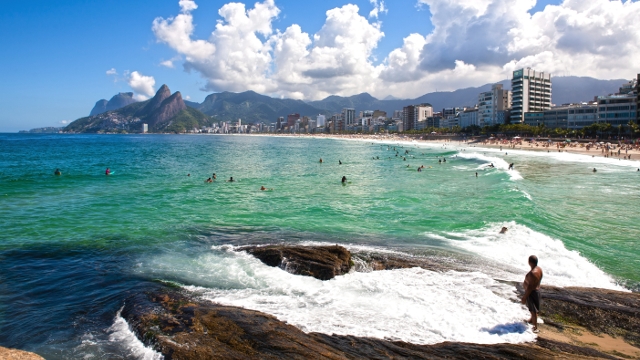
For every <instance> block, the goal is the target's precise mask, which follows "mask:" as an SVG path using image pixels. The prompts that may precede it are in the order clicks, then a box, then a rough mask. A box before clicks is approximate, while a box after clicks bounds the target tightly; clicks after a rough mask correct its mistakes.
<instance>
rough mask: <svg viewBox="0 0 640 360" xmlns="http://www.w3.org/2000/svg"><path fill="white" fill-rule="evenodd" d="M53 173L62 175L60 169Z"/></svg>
mask: <svg viewBox="0 0 640 360" xmlns="http://www.w3.org/2000/svg"><path fill="white" fill-rule="evenodd" d="M53 174H54V175H56V176H60V175H62V172H60V169H56V171H55V172H54V173H53Z"/></svg>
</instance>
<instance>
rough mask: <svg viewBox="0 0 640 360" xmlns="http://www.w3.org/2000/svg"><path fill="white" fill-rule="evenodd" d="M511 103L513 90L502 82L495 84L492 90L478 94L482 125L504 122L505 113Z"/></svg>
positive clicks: (479, 114)
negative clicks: (505, 86) (508, 88)
mask: <svg viewBox="0 0 640 360" xmlns="http://www.w3.org/2000/svg"><path fill="white" fill-rule="evenodd" d="M510 105H511V91H509V90H505V89H503V87H502V84H494V85H492V86H491V91H486V92H482V93H480V95H478V121H479V123H480V126H490V125H496V124H504V123H505V122H506V121H505V119H504V113H505V111H506V110H507V109H508V108H509V106H510Z"/></svg>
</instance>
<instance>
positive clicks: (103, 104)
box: [89, 99, 109, 116]
mask: <svg viewBox="0 0 640 360" xmlns="http://www.w3.org/2000/svg"><path fill="white" fill-rule="evenodd" d="M108 103H109V102H108V101H107V100H105V99H101V100H98V101H97V102H96V104H95V105H94V106H93V109H91V112H90V113H89V116H94V115H98V114H102V113H103V112H106V111H107V104H108Z"/></svg>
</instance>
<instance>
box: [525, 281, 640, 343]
mask: <svg viewBox="0 0 640 360" xmlns="http://www.w3.org/2000/svg"><path fill="white" fill-rule="evenodd" d="M518 291H519V292H520V293H521V294H522V292H523V291H522V286H521V285H519V286H518ZM541 293H542V304H541V309H540V310H541V311H540V312H541V313H540V316H542V317H543V318H549V319H551V321H552V322H553V323H560V324H562V323H565V324H576V325H579V326H582V327H584V328H586V329H587V330H589V331H591V332H594V333H596V334H599V333H605V334H609V335H611V336H614V337H617V336H622V337H623V338H624V339H625V340H626V341H627V342H629V343H630V344H633V345H634V346H639V347H640V294H638V293H628V292H622V291H615V290H606V289H592V288H574V287H570V288H559V287H554V286H543V287H542V289H541Z"/></svg>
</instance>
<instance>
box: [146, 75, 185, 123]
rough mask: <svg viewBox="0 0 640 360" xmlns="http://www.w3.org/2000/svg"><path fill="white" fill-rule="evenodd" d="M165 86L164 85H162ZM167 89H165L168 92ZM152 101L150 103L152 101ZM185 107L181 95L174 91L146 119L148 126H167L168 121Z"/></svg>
mask: <svg viewBox="0 0 640 360" xmlns="http://www.w3.org/2000/svg"><path fill="white" fill-rule="evenodd" d="M163 86H166V85H163ZM168 89H169V88H167V90H168ZM154 100H155V98H154V99H152V100H151V101H154ZM186 108H187V105H185V103H184V101H182V94H180V92H179V91H176V92H175V93H174V94H173V95H171V96H169V97H168V98H166V99H164V100H163V101H162V103H161V104H160V106H159V107H158V108H157V109H155V110H154V111H153V112H152V113H151V115H150V116H149V117H148V118H147V121H148V122H149V126H151V127H153V128H162V127H165V126H166V125H167V122H168V120H169V119H171V118H173V117H174V116H175V115H176V114H178V113H179V112H180V111H182V110H185V109H186Z"/></svg>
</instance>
